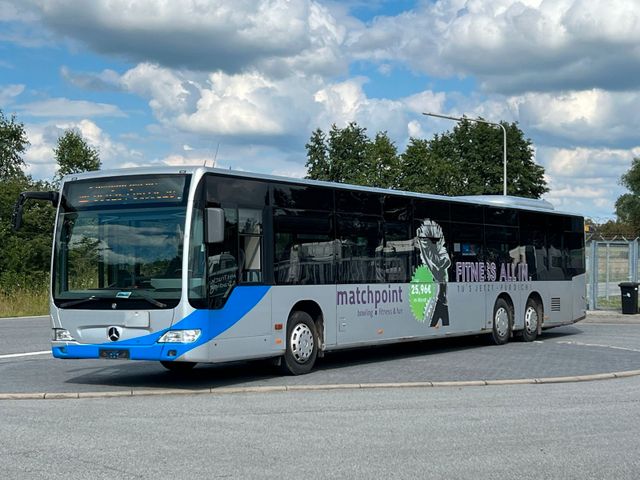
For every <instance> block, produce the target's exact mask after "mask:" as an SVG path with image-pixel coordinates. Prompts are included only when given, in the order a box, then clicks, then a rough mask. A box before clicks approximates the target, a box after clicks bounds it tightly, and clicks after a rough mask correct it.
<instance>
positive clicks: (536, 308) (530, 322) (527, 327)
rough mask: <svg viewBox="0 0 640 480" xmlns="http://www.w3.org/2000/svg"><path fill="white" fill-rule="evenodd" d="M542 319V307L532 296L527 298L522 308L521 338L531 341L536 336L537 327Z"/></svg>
mask: <svg viewBox="0 0 640 480" xmlns="http://www.w3.org/2000/svg"><path fill="white" fill-rule="evenodd" d="M541 319H542V307H541V306H540V304H539V303H538V302H536V301H535V300H534V299H533V298H530V299H529V300H527V306H526V307H525V309H524V328H523V329H522V340H523V341H525V342H533V341H534V340H535V339H536V338H537V337H538V328H539V324H540V320H541Z"/></svg>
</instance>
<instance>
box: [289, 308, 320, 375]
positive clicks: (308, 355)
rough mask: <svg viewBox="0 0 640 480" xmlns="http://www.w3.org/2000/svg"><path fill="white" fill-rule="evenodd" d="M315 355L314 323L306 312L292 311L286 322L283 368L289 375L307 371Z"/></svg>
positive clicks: (316, 346)
mask: <svg viewBox="0 0 640 480" xmlns="http://www.w3.org/2000/svg"><path fill="white" fill-rule="evenodd" d="M317 356H318V333H317V329H316V324H315V323H314V321H313V319H312V318H311V316H310V315H309V314H308V313H307V312H301V311H296V312H293V313H292V314H291V316H290V317H289V321H288V322H287V347H286V350H285V352H284V362H282V367H283V370H284V371H285V373H288V374H291V375H303V374H305V373H309V372H310V371H311V369H312V368H313V365H314V364H315V362H316V358H317Z"/></svg>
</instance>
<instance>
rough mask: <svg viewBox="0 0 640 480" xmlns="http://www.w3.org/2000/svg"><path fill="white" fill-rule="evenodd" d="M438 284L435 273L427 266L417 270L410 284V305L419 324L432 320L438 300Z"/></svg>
mask: <svg viewBox="0 0 640 480" xmlns="http://www.w3.org/2000/svg"><path fill="white" fill-rule="evenodd" d="M439 286H440V285H439V284H438V282H436V281H435V279H434V278H433V273H431V270H430V269H429V267H427V266H426V265H422V266H420V267H418V268H416V271H415V273H414V274H413V278H412V279H411V283H410V284H409V304H410V305H411V311H412V312H413V316H414V317H416V320H418V321H419V322H425V321H427V320H431V315H433V310H434V308H435V304H436V299H437V298H438V288H439Z"/></svg>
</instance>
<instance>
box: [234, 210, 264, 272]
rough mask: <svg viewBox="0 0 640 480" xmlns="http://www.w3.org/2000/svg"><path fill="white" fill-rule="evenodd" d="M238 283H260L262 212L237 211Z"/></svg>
mask: <svg viewBox="0 0 640 480" xmlns="http://www.w3.org/2000/svg"><path fill="white" fill-rule="evenodd" d="M238 220H239V221H238V224H239V235H240V238H239V240H240V252H239V255H240V281H241V282H243V283H257V282H262V248H261V247H262V210H258V209H246V208H240V209H239V210H238Z"/></svg>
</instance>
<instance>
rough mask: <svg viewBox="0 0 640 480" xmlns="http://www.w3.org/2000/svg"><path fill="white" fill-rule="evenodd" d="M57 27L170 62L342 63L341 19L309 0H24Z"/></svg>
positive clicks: (340, 66)
mask: <svg viewBox="0 0 640 480" xmlns="http://www.w3.org/2000/svg"><path fill="white" fill-rule="evenodd" d="M14 5H20V6H19V7H16V8H23V5H26V8H29V9H32V8H33V9H35V10H36V11H37V12H38V13H39V15H40V16H41V19H42V22H43V23H44V24H45V25H47V26H48V27H49V28H51V29H52V30H54V31H56V32H57V33H59V34H60V35H63V36H65V37H69V38H73V39H75V40H78V41H80V42H82V43H84V44H86V45H89V46H90V48H92V49H93V50H95V51H98V52H101V53H107V54H115V55H119V56H124V57H126V58H128V59H130V60H133V61H135V62H152V63H157V64H160V65H164V66H169V67H173V68H188V69H194V70H205V71H217V70H221V71H225V72H229V73H237V72H240V71H244V70H246V69H252V68H256V67H259V66H262V68H263V69H268V70H271V73H272V74H274V72H276V71H281V70H282V71H286V70H287V69H290V68H294V69H297V70H301V69H304V70H305V71H307V72H309V73H328V74H334V73H336V72H337V71H346V67H347V63H346V62H345V61H344V59H343V58H342V56H343V55H342V52H341V49H340V48H339V47H340V44H341V42H342V41H343V39H344V36H345V31H344V27H343V26H342V25H341V24H339V23H338V21H337V20H336V19H335V18H334V17H333V16H332V14H331V13H330V12H329V11H328V9H327V8H325V7H323V6H322V5H320V4H319V3H317V2H314V1H311V0H257V1H256V0H235V1H234V2H228V1H222V0H217V1H208V2H202V1H199V0H162V1H157V0H140V1H137V2H131V1H128V0H95V1H92V2H84V1H81V0H29V1H21V2H18V1H16V2H14Z"/></svg>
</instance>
